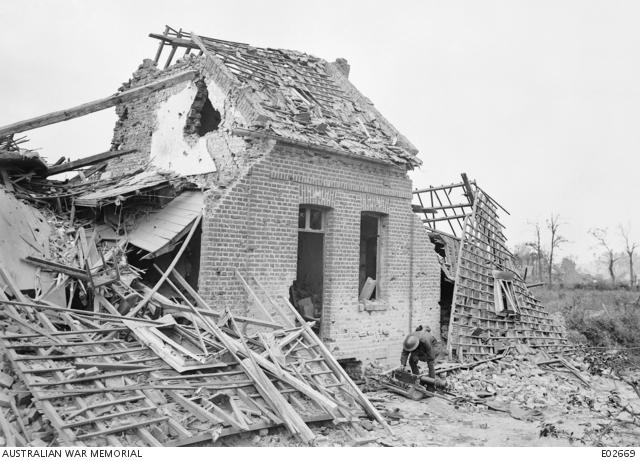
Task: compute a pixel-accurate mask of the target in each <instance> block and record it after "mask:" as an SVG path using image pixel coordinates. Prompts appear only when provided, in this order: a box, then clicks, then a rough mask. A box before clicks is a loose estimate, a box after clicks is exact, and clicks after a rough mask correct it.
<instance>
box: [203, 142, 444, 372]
mask: <svg viewBox="0 0 640 461" xmlns="http://www.w3.org/2000/svg"><path fill="white" fill-rule="evenodd" d="M410 202H411V182H410V180H409V179H408V178H407V177H406V174H405V171H404V170H403V169H401V168H397V167H392V166H386V165H377V164H373V163H371V162H367V161H361V160H356V159H348V158H345V157H341V156H337V155H330V154H322V155H320V154H314V153H311V152H309V151H307V150H304V149H299V148H293V147H283V146H277V147H276V148H275V149H274V150H273V151H271V153H269V154H268V155H266V156H265V157H264V158H262V159H261V160H259V161H257V163H255V164H254V165H253V166H252V167H251V168H250V169H249V171H248V173H247V174H246V175H245V176H244V177H242V178H241V179H239V180H238V181H237V183H236V184H235V185H234V186H233V187H231V188H230V189H229V191H228V192H227V194H226V195H225V196H224V197H216V198H215V199H214V198H213V197H212V198H211V199H210V200H209V207H208V209H207V213H206V215H205V218H204V225H203V240H202V241H203V249H202V256H201V275H200V290H201V292H202V294H203V296H204V297H205V298H206V299H207V300H208V301H209V302H211V303H212V304H213V305H220V306H222V305H227V306H231V307H232V308H234V309H236V311H238V312H243V313H246V308H247V297H246V294H245V292H244V289H243V288H242V286H241V285H240V284H239V282H238V281H237V279H236V278H235V275H234V271H235V269H240V270H241V271H242V272H243V273H247V274H251V275H254V276H255V277H256V278H257V279H258V280H260V281H261V282H262V284H263V285H265V286H266V287H268V290H269V292H270V294H271V295H272V296H274V297H277V296H283V297H285V298H288V289H289V286H290V285H291V282H292V281H293V280H294V279H295V278H296V264H297V239H298V229H297V227H298V223H297V219H298V207H299V205H300V204H310V205H319V206H322V207H327V227H326V233H325V238H324V252H325V254H324V274H325V276H324V293H323V305H324V306H323V309H324V310H323V321H322V329H321V336H322V337H323V339H324V340H325V341H326V342H327V344H328V345H329V347H330V348H331V349H333V351H334V353H335V354H336V355H337V356H338V357H345V358H346V357H357V358H358V359H361V360H364V361H372V360H380V361H383V362H387V361H388V360H390V362H391V363H395V362H396V361H397V359H398V358H399V355H400V350H401V344H402V340H403V339H404V337H405V335H406V334H407V333H408V332H409V331H410V330H413V329H414V328H415V326H416V325H418V324H428V325H430V326H431V327H432V330H433V331H434V332H437V331H438V326H439V315H440V313H439V307H438V299H439V280H440V279H439V276H440V275H439V274H440V268H439V265H438V262H437V258H436V255H435V252H434V251H433V245H432V244H431V242H430V241H429V238H428V236H427V234H426V232H425V231H424V229H423V227H422V224H421V222H420V220H419V219H417V218H416V217H415V215H414V214H413V213H412V211H411V207H410ZM363 211H372V212H377V213H382V214H384V215H385V219H384V220H383V222H384V226H385V229H384V230H383V233H382V240H383V242H382V245H383V249H382V253H383V260H384V263H383V269H382V281H381V282H382V286H383V293H382V300H381V301H377V302H376V304H377V306H376V307H377V308H378V309H382V310H375V311H367V310H363V309H362V306H361V305H360V304H359V302H358V288H359V287H358V270H359V247H360V216H361V212H363ZM249 304H250V303H249ZM410 322H411V325H410Z"/></svg>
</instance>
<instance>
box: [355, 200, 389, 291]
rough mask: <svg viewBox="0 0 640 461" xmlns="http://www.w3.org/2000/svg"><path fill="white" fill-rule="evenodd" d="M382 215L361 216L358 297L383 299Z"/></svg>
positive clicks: (369, 214)
mask: <svg viewBox="0 0 640 461" xmlns="http://www.w3.org/2000/svg"><path fill="white" fill-rule="evenodd" d="M382 220H383V216H382V215H377V214H373V213H366V212H363V213H362V214H361V216H360V273H359V284H358V299H361V300H368V299H381V296H382V290H381V286H380V285H381V283H380V281H381V279H382V277H381V266H382V264H381V263H382V261H381V257H382V239H381V238H380V237H381V233H382V232H381V231H382Z"/></svg>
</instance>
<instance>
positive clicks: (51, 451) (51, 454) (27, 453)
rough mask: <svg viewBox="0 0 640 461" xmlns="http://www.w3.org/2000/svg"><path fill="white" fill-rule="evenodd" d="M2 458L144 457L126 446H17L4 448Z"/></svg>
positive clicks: (138, 451) (136, 450)
mask: <svg viewBox="0 0 640 461" xmlns="http://www.w3.org/2000/svg"><path fill="white" fill-rule="evenodd" d="M1 457H2V458H62V457H64V458H86V457H91V458H142V455H141V454H140V450H138V449H131V450H129V449H126V448H96V449H89V450H87V449H84V448H68V449H59V448H15V449H4V450H2V455H1Z"/></svg>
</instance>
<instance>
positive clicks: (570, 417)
mask: <svg viewBox="0 0 640 461" xmlns="http://www.w3.org/2000/svg"><path fill="white" fill-rule="evenodd" d="M593 363H594V354H593V352H592V351H590V352H589V353H584V352H582V351H580V352H579V353H575V352H574V353H572V356H569V355H568V354H567V355H556V356H553V357H551V356H549V355H548V354H546V353H544V352H542V351H539V350H538V351H535V350H533V349H531V348H529V347H527V346H522V345H519V346H518V348H517V349H516V348H514V349H512V350H511V351H509V353H507V354H505V355H504V356H503V357H500V358H499V359H498V360H493V361H486V362H484V363H482V364H480V365H477V366H472V367H470V368H469V369H467V370H459V369H458V370H455V371H453V370H452V371H451V373H453V374H452V376H450V377H449V378H448V381H449V383H450V384H451V391H452V393H453V394H455V395H456V396H457V397H456V398H455V399H454V401H455V402H456V404H457V405H465V406H469V407H474V406H475V405H478V404H479V405H480V407H487V408H489V409H491V410H496V411H502V412H506V413H509V414H510V415H511V416H512V417H513V418H516V419H520V420H524V421H537V422H539V424H540V435H541V436H553V437H558V436H564V437H566V438H569V440H574V441H580V442H582V443H585V444H587V445H600V444H606V445H621V444H625V441H626V444H631V445H633V440H634V438H635V440H636V441H637V436H638V430H639V428H640V388H639V387H638V382H639V381H638V379H639V378H640V376H634V375H630V376H629V375H628V370H627V372H626V373H625V374H622V373H620V372H619V370H613V369H608V370H607V371H606V372H604V373H603V369H602V368H598V369H594V368H593V366H592V364H593ZM598 363H602V361H600V360H599V361H598ZM458 366H459V365H458ZM446 368H447V366H441V367H440V370H446ZM592 373H594V374H592ZM443 374H446V373H443ZM614 428H615V429H614ZM614 433H616V434H617V435H616V437H618V438H617V439H615V438H611V437H613V436H614ZM625 434H626V437H625ZM630 437H631V438H630Z"/></svg>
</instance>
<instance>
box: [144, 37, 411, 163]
mask: <svg viewBox="0 0 640 461" xmlns="http://www.w3.org/2000/svg"><path fill="white" fill-rule="evenodd" d="M150 36H151V37H153V38H156V39H158V40H160V41H161V43H160V46H159V48H158V52H157V53H156V57H155V63H156V64H157V63H158V61H159V60H160V59H161V56H162V53H163V50H167V49H169V50H170V51H169V55H168V58H167V60H166V63H165V68H167V67H169V66H170V65H171V64H172V60H173V58H174V56H175V54H176V51H177V50H178V49H184V50H185V54H189V53H191V52H192V51H194V50H195V51H198V50H199V53H200V55H205V56H206V58H207V59H208V62H207V65H208V66H207V67H208V70H209V71H210V72H211V73H212V74H214V75H215V76H216V79H217V80H218V81H224V83H225V85H224V90H226V91H227V92H228V93H231V92H233V93H237V95H238V101H237V102H236V104H235V106H236V108H237V110H239V111H241V112H242V115H243V116H244V118H245V119H246V121H247V122H246V126H238V127H237V128H238V129H239V130H242V129H244V130H248V131H246V132H244V133H243V132H242V131H239V132H238V134H252V133H253V134H255V135H263V136H269V137H273V138H275V139H280V140H283V141H292V142H296V143H302V144H304V145H307V146H309V147H313V146H315V147H321V148H325V149H326V148H329V149H332V150H334V151H335V152H337V153H343V154H348V155H355V156H358V157H364V158H367V159H370V160H374V161H378V162H383V163H391V164H400V165H405V166H406V167H407V168H413V167H415V166H418V165H419V164H420V161H419V160H418V159H417V157H416V155H417V152H418V151H417V149H416V148H415V147H414V146H413V145H412V144H411V143H410V142H409V141H408V140H407V139H406V138H405V137H404V136H403V135H402V134H400V133H399V132H398V131H397V130H396V129H395V128H394V127H393V126H392V125H391V124H390V123H389V122H388V121H387V120H386V119H385V118H384V117H383V116H382V114H380V113H379V112H378V111H377V109H376V108H375V107H374V106H373V104H372V103H371V102H370V101H369V100H368V99H367V98H365V97H364V96H363V95H362V94H360V92H359V91H358V90H357V89H356V88H355V87H354V86H353V85H352V84H351V83H350V82H349V80H348V78H347V75H345V73H348V71H347V70H345V68H346V67H348V64H346V63H345V61H344V60H340V61H339V62H337V63H329V62H327V61H325V60H323V59H319V58H316V57H314V56H311V55H308V54H305V53H300V52H297V51H291V50H281V49H273V48H259V47H254V46H250V45H247V44H244V43H235V42H229V41H224V40H218V39H214V38H209V37H204V36H198V35H196V34H195V33H186V32H183V31H182V29H180V30H175V29H172V28H170V27H168V26H167V28H166V29H165V31H164V33H163V34H150Z"/></svg>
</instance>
